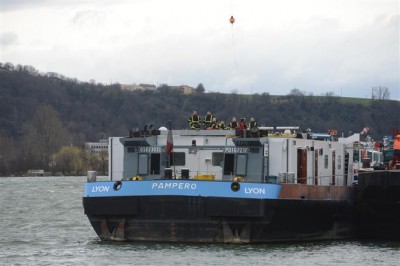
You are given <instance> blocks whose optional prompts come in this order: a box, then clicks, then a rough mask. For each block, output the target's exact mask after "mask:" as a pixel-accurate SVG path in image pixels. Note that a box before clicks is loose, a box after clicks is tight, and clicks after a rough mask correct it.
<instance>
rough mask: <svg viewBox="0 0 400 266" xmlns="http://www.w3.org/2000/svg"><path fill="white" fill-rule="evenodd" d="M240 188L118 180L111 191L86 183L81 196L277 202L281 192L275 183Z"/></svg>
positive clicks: (224, 184)
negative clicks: (184, 197)
mask: <svg viewBox="0 0 400 266" xmlns="http://www.w3.org/2000/svg"><path fill="white" fill-rule="evenodd" d="M239 184H240V189H239V190H238V191H233V190H232V188H231V185H232V182H218V181H197V180H143V181H121V187H120V188H119V189H115V185H116V182H112V181H106V182H88V183H86V184H85V190H84V197H118V196H157V195H171V196H201V197H228V198H251V199H277V198H278V197H279V193H280V190H281V185H279V184H268V183H239Z"/></svg>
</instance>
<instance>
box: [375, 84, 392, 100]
mask: <svg viewBox="0 0 400 266" xmlns="http://www.w3.org/2000/svg"><path fill="white" fill-rule="evenodd" d="M372 99H374V100H390V91H389V89H388V88H387V87H372Z"/></svg>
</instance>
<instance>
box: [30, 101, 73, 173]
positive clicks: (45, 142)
mask: <svg viewBox="0 0 400 266" xmlns="http://www.w3.org/2000/svg"><path fill="white" fill-rule="evenodd" d="M68 140H69V133H68V132H67V130H66V129H65V128H64V127H63V125H62V123H61V121H60V119H59V118H58V113H57V111H56V110H54V109H53V107H51V106H42V107H39V109H38V110H37V111H36V113H35V115H34V116H33V118H32V120H31V121H29V122H28V124H27V125H26V127H25V147H27V149H26V153H27V157H28V158H29V157H30V156H34V157H35V156H37V159H38V160H39V161H40V162H41V164H42V165H41V166H42V167H43V168H44V169H45V170H47V169H48V168H49V165H50V162H51V157H52V155H53V154H54V153H56V152H57V151H58V150H59V149H60V147H62V146H63V145H66V144H68Z"/></svg>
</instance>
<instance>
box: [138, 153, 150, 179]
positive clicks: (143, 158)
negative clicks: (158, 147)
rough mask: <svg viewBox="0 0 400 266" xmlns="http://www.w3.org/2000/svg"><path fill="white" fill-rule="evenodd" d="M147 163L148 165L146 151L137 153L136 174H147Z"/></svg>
mask: <svg viewBox="0 0 400 266" xmlns="http://www.w3.org/2000/svg"><path fill="white" fill-rule="evenodd" d="M148 165H149V155H148V154H147V153H139V163H138V166H139V169H138V174H139V175H147V174H148Z"/></svg>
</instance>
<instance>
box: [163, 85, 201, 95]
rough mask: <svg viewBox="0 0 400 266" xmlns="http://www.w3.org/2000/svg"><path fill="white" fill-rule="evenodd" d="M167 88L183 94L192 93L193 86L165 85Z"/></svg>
mask: <svg viewBox="0 0 400 266" xmlns="http://www.w3.org/2000/svg"><path fill="white" fill-rule="evenodd" d="M167 87H168V89H169V90H177V91H179V92H180V93H181V94H183V95H189V94H193V92H194V90H195V89H194V88H193V87H190V86H188V85H180V86H167Z"/></svg>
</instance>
